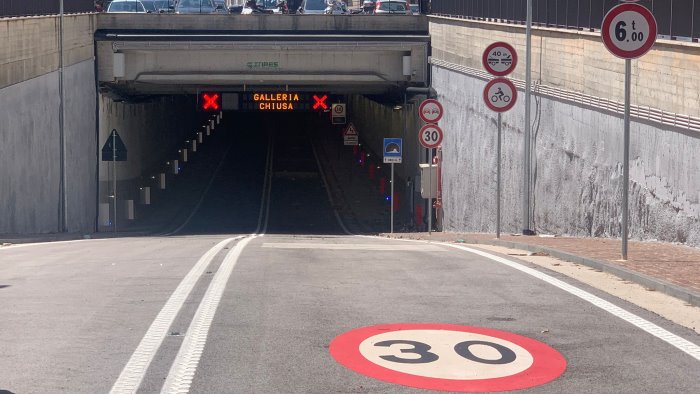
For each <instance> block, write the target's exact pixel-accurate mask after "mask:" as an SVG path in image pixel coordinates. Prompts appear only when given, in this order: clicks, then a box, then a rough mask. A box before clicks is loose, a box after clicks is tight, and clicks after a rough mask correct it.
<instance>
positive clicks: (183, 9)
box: [175, 0, 227, 14]
mask: <svg viewBox="0 0 700 394" xmlns="http://www.w3.org/2000/svg"><path fill="white" fill-rule="evenodd" d="M225 12H227V11H226V10H225V8H224V7H223V6H222V5H221V4H216V3H215V2H214V0H179V1H178V2H177V5H176V6H175V13H176V14H214V13H225Z"/></svg>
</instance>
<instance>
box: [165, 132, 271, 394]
mask: <svg viewBox="0 0 700 394" xmlns="http://www.w3.org/2000/svg"><path fill="white" fill-rule="evenodd" d="M273 144H274V140H273V138H272V136H270V138H269V139H268V149H267V162H266V163H265V174H264V181H263V190H262V197H261V199H260V214H259V215H258V227H257V228H256V229H255V233H254V234H251V235H250V236H248V237H246V238H245V239H243V240H242V241H240V242H239V243H238V244H236V246H235V247H234V248H233V249H231V251H229V252H228V254H227V255H226V257H225V258H224V261H223V262H222V263H221V266H220V267H219V270H218V271H217V272H216V274H215V275H214V279H212V281H211V283H210V284H209V287H208V288H207V292H206V293H205V294H204V297H203V298H202V301H201V302H200V303H199V307H198V308H197V312H195V315H194V318H193V319H192V322H190V326H189V327H188V328H187V334H185V338H184V339H183V341H182V345H181V346H180V350H179V351H178V352H177V356H176V357H175V361H174V362H173V364H172V365H171V366H170V371H169V372H168V377H167V378H166V380H165V384H163V387H162V388H161V393H188V392H189V391H190V387H191V386H192V380H193V379H194V375H195V373H196V372H197V367H198V366H199V360H200V359H201V358H202V353H203V352H204V347H205V346H206V344H207V337H208V336H209V329H210V328H211V323H212V321H213V320H214V316H215V315H216V310H217V308H218V307H219V303H220V302H221V297H223V295H224V290H226V284H227V283H228V280H229V278H230V277H231V273H232V272H233V268H234V267H235V266H236V263H237V262H238V258H239V257H240V255H241V252H243V249H244V248H245V247H246V245H248V243H249V242H250V241H251V240H253V239H255V238H257V237H261V236H264V234H265V232H266V231H267V225H268V221H269V218H270V215H269V212H270V193H271V190H272V163H273V155H274V147H273Z"/></svg>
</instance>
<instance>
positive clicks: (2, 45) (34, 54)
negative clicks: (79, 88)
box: [0, 14, 97, 88]
mask: <svg viewBox="0 0 700 394" xmlns="http://www.w3.org/2000/svg"><path fill="white" fill-rule="evenodd" d="M59 20H60V19H59V18H58V17H56V16H36V17H25V18H6V19H0V88H3V87H6V86H9V85H12V84H15V83H19V82H22V81H26V80H29V79H32V78H35V77H39V76H42V75H45V74H48V73H50V72H53V71H56V70H57V69H58V66H59V35H60V22H59ZM96 22H97V19H96V16H95V15H85V14H83V15H66V16H65V17H64V26H63V31H64V37H63V40H64V54H63V57H64V62H65V64H66V65H71V64H76V63H80V62H83V61H85V60H88V59H92V58H93V57H94V47H93V33H94V31H95V24H96Z"/></svg>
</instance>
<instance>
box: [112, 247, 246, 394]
mask: <svg viewBox="0 0 700 394" xmlns="http://www.w3.org/2000/svg"><path fill="white" fill-rule="evenodd" d="M241 238H243V237H242V236H240V237H235V238H227V239H225V240H223V241H221V242H219V243H218V244H216V245H215V246H214V247H213V248H211V249H209V250H208V251H207V252H206V253H205V254H204V255H203V256H202V257H200V259H199V261H197V263H196V264H195V265H194V267H192V269H191V270H190V272H188V273H187V275H186V276H185V278H184V279H182V281H181V282H180V284H179V285H178V286H177V288H176V289H175V291H174V292H173V294H172V295H171V296H170V298H169V299H168V301H167V302H166V303H165V306H163V309H161V310H160V313H158V316H156V318H155V320H154V321H153V323H151V326H150V327H149V328H148V331H147V332H146V335H144V337H143V339H141V342H140V343H139V346H138V347H137V348H136V350H135V351H134V353H133V354H132V355H131V358H130V359H129V362H127V364H126V366H125V367H124V369H123V370H122V372H121V374H120V375H119V378H118V379H117V381H116V382H115V383H114V386H112V390H111V391H110V393H113V394H117V393H135V392H136V390H138V388H139V386H140V385H141V381H142V380H143V377H144V376H145V375H146V370H148V366H149V365H150V364H151V361H153V357H154V356H155V355H156V352H157V351H158V348H160V345H161V344H162V343H163V339H164V338H165V336H166V334H167V332H168V329H169V328H170V325H171V324H172V323H173V320H175V317H176V316H177V314H178V313H179V312H180V309H181V308H182V305H183V304H184V303H185V300H186V299H187V297H188V296H189V295H190V292H191V291H192V289H193V288H194V285H195V284H196V283H197V281H198V280H199V278H200V277H201V276H202V273H204V270H205V269H206V268H207V267H208V266H209V263H211V261H212V260H213V259H214V257H216V255H217V254H218V253H219V252H220V251H221V249H223V248H224V246H226V245H227V244H228V243H229V242H231V241H234V240H237V239H241Z"/></svg>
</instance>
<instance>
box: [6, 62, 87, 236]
mask: <svg viewBox="0 0 700 394" xmlns="http://www.w3.org/2000/svg"><path fill="white" fill-rule="evenodd" d="M58 81H59V76H58V72H55V71H54V72H50V73H48V74H44V75H42V76H39V77H36V78H32V79H29V80H27V81H24V82H20V83H16V84H14V85H11V86H9V87H6V88H4V89H1V90H0V108H2V111H0V233H17V234H30V233H48V232H56V231H58V230H59V228H58V227H59V201H60V195H59V182H60V179H61V176H60V151H61V147H60V142H59V133H60V128H59V127H60V126H59V104H60V98H59V91H58ZM65 139H66V174H67V177H66V182H67V186H66V202H67V217H68V220H67V230H68V231H69V232H90V231H91V230H92V229H93V228H94V218H95V195H96V194H95V193H96V189H97V185H96V178H95V169H96V163H95V160H96V158H95V144H96V142H95V73H94V63H93V61H92V60H88V61H84V62H81V63H78V64H75V65H72V66H69V67H66V68H65Z"/></svg>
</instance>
